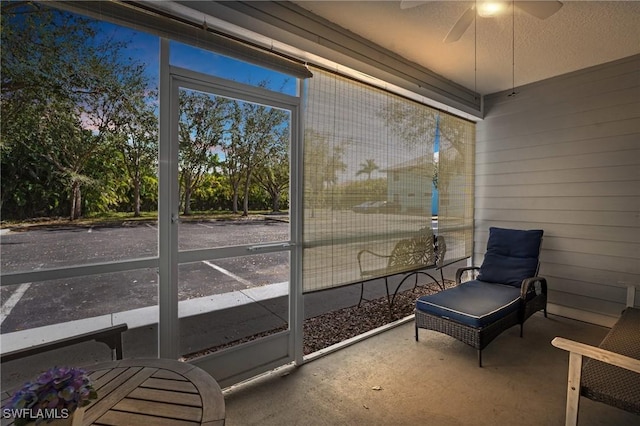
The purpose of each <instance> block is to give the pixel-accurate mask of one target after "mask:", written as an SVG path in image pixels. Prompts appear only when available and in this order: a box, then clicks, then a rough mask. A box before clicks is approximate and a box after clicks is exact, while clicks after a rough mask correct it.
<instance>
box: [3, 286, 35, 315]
mask: <svg viewBox="0 0 640 426" xmlns="http://www.w3.org/2000/svg"><path fill="white" fill-rule="evenodd" d="M30 286H31V283H23V284H20V286H19V287H18V289H17V290H16V291H15V292H14V293H13V294H12V295H11V297H9V299H7V301H6V302H4V303H3V304H2V308H1V309H0V324H2V323H3V322H4V320H5V319H7V317H8V316H9V314H10V313H11V310H12V309H13V308H14V307H15V306H16V305H17V304H18V302H19V301H20V299H22V296H24V293H25V292H26V291H27V290H29V287H30Z"/></svg>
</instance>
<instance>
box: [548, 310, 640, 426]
mask: <svg viewBox="0 0 640 426" xmlns="http://www.w3.org/2000/svg"><path fill="white" fill-rule="evenodd" d="M551 343H552V344H553V345H554V346H556V347H558V348H560V349H564V350H566V351H569V379H568V383H567V411H566V417H565V424H566V425H567V426H568V425H576V424H577V423H578V406H579V402H580V396H581V395H582V396H584V397H586V398H589V399H592V400H594V401H599V402H603V403H605V404H608V405H611V406H614V407H617V408H621V409H623V410H626V411H629V412H632V413H636V414H640V309H637V308H633V307H627V308H626V309H625V310H624V311H623V312H622V315H621V316H620V318H619V319H618V321H617V322H616V323H615V325H614V326H613V328H611V330H610V331H609V333H608V334H607V335H606V336H605V338H604V340H603V341H602V342H601V343H600V345H599V346H598V347H595V346H591V345H586V344H583V343H579V342H574V341H572V340H569V339H564V338H562V337H556V338H555V339H553V340H552V342H551ZM582 357H587V358H590V359H588V360H586V362H584V366H583V362H582Z"/></svg>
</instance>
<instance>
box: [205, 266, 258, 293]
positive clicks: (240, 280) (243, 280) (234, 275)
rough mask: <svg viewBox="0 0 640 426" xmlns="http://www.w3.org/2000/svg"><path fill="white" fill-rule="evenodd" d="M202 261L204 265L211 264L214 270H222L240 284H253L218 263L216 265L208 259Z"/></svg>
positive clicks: (249, 285)
mask: <svg viewBox="0 0 640 426" xmlns="http://www.w3.org/2000/svg"><path fill="white" fill-rule="evenodd" d="M202 263H204V264H205V265H207V266H211V267H212V268H213V269H215V270H216V271H220V272H222V273H223V274H225V275H227V276H229V277H231V278H233V279H234V280H236V281H238V282H241V283H242V284H244V285H246V286H248V287H251V286H253V283H252V282H251V281H247V280H245V279H244V278H242V277H239V276H237V275H236V274H234V273H233V272H229V271H227V270H226V269H224V268H221V267H220V266H218V265H216V264H214V263H211V262H209V261H208V260H204V261H203V262H202Z"/></svg>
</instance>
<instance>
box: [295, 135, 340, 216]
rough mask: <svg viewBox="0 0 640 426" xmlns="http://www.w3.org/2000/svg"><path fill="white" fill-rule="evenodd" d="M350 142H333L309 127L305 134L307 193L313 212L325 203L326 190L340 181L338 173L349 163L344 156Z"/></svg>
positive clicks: (313, 213)
mask: <svg viewBox="0 0 640 426" xmlns="http://www.w3.org/2000/svg"><path fill="white" fill-rule="evenodd" d="M348 143H349V142H347V141H342V142H339V143H337V144H331V143H330V142H329V141H328V140H327V138H326V137H325V136H323V135H322V134H320V133H319V132H317V131H315V130H314V129H311V128H308V129H306V130H305V136H304V170H305V182H304V184H305V194H306V197H307V199H308V200H309V204H310V205H311V208H312V210H311V214H312V216H315V208H316V207H321V206H322V205H323V204H324V198H323V195H324V193H325V191H326V190H327V189H328V188H329V187H330V186H331V185H334V184H335V183H336V182H337V181H338V173H339V172H344V171H345V170H346V169H347V165H346V164H345V162H344V161H343V159H342V157H343V156H344V153H345V148H346V146H347V145H348Z"/></svg>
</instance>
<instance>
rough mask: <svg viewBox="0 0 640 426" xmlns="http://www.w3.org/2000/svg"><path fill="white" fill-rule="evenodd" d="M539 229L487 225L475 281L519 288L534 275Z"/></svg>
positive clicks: (538, 251) (540, 235) (538, 250)
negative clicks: (481, 260) (487, 237)
mask: <svg viewBox="0 0 640 426" xmlns="http://www.w3.org/2000/svg"><path fill="white" fill-rule="evenodd" d="M542 234H543V231H542V230H540V229H534V230H529V231H522V230H519V229H504V228H495V227H491V228H489V240H488V241H487V252H486V254H485V256H484V260H483V262H482V266H481V267H480V274H479V275H478V280H481V281H486V282H491V283H500V284H509V285H512V286H516V287H520V285H521V284H522V280H524V279H525V278H531V277H533V276H535V275H536V272H537V269H538V255H539V253H540V244H541V242H542Z"/></svg>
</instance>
